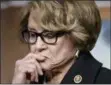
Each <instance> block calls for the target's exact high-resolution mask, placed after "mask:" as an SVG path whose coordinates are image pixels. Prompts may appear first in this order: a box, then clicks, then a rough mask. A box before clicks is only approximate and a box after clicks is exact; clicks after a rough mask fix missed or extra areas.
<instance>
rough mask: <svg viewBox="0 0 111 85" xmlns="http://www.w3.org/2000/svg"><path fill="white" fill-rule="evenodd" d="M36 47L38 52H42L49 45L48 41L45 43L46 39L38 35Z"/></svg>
mask: <svg viewBox="0 0 111 85" xmlns="http://www.w3.org/2000/svg"><path fill="white" fill-rule="evenodd" d="M35 48H36V51H37V52H42V51H43V50H45V49H46V48H47V45H46V43H44V41H43V40H42V39H41V38H40V37H38V38H37V41H36V43H35Z"/></svg>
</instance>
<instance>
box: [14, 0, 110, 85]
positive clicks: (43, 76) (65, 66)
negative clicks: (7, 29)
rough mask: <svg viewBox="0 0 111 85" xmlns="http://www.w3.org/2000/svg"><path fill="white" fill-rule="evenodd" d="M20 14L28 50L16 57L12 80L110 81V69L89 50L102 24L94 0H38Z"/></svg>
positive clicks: (91, 82) (68, 82) (24, 81)
mask: <svg viewBox="0 0 111 85" xmlns="http://www.w3.org/2000/svg"><path fill="white" fill-rule="evenodd" d="M22 16H23V17H22V21H21V35H22V39H23V40H24V41H25V42H26V43H27V44H28V45H29V48H30V52H29V54H27V55H26V56H25V57H24V58H23V59H20V60H17V61H16V64H15V72H14V76H13V80H12V83H37V84H74V83H79V84H82V83H83V84H86V83H90V84H93V83H111V80H110V79H111V71H110V70H108V69H107V68H103V67H102V63H100V62H99V61H97V60H96V59H95V58H94V57H93V56H92V55H91V54H90V51H91V50H92V49H93V48H94V45H95V43H96V41H97V38H98V35H99V33H100V28H101V18H100V14H99V11H98V9H97V6H96V4H95V3H94V1H74V0H52V1H45V0H44V1H40V0H37V1H33V2H30V3H29V4H28V6H27V7H25V9H24V13H23V15H22Z"/></svg>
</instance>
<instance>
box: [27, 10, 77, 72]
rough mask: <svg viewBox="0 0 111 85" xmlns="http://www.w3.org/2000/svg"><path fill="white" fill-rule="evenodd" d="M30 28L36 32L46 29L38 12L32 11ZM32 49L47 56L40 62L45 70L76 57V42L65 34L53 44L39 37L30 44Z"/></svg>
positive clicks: (29, 22)
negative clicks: (42, 27)
mask: <svg viewBox="0 0 111 85" xmlns="http://www.w3.org/2000/svg"><path fill="white" fill-rule="evenodd" d="M35 14H36V15H35ZM35 16H36V17H35ZM28 29H29V30H33V31H34V32H36V33H41V32H43V31H44V30H43V29H41V27H40V25H39V16H37V12H36V13H35V12H34V11H33V12H31V14H30V16H29V21H28ZM30 50H31V52H33V53H35V54H37V55H39V57H41V56H43V57H45V60H44V61H42V62H39V63H40V65H41V67H42V69H43V70H51V69H54V68H56V67H59V66H61V65H64V64H66V63H67V62H68V61H70V60H71V59H72V58H73V57H74V53H75V48H74V42H73V41H72V40H71V38H70V37H68V36H65V35H63V36H61V37H58V39H57V42H56V43H55V44H53V45H51V44H47V43H45V42H44V41H43V40H42V39H41V38H40V37H38V38H37V41H36V43H35V44H31V45H30Z"/></svg>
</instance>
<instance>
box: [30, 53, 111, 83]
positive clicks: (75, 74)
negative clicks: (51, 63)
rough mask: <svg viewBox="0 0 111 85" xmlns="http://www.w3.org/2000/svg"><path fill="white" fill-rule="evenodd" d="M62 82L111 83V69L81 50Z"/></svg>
mask: <svg viewBox="0 0 111 85" xmlns="http://www.w3.org/2000/svg"><path fill="white" fill-rule="evenodd" d="M32 83H35V82H32ZM61 84H111V70H109V69H107V68H104V67H102V63H100V62H99V61H97V60H96V59H95V58H94V57H93V56H92V55H91V54H90V52H88V51H81V52H80V54H79V57H78V59H77V61H76V62H75V63H74V64H73V65H72V67H71V68H70V69H69V71H68V72H67V74H66V75H65V77H64V78H63V80H62V82H61Z"/></svg>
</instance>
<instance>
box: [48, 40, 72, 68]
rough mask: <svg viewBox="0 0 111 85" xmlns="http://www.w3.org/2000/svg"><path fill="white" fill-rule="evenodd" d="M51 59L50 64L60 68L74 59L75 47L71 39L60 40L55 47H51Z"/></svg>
mask: <svg viewBox="0 0 111 85" xmlns="http://www.w3.org/2000/svg"><path fill="white" fill-rule="evenodd" d="M49 48H50V49H49V50H50V54H51V56H52V57H51V58H50V59H49V62H47V63H50V64H52V66H53V67H54V66H56V65H57V66H59V65H61V64H64V63H66V62H67V61H69V60H70V59H72V58H73V55H74V45H73V43H72V42H71V41H70V40H69V39H63V40H59V41H58V42H57V44H56V45H55V46H52V47H49Z"/></svg>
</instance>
